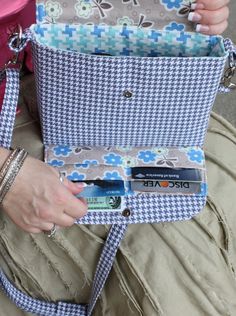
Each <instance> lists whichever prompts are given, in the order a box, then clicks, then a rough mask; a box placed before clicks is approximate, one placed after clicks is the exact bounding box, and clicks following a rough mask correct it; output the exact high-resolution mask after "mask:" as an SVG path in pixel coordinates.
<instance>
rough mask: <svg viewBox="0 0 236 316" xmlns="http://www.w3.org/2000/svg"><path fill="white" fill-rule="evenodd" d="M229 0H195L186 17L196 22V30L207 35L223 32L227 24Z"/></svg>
mask: <svg viewBox="0 0 236 316" xmlns="http://www.w3.org/2000/svg"><path fill="white" fill-rule="evenodd" d="M229 2H230V0H197V1H195V2H194V3H193V4H192V6H191V9H192V10H194V11H192V12H190V13H189V16H188V19H189V21H191V22H195V23H197V25H196V31H197V32H201V33H204V34H208V35H216V34H221V33H223V32H224V31H225V30H226V28H227V26H228V17H229V8H228V3H229Z"/></svg>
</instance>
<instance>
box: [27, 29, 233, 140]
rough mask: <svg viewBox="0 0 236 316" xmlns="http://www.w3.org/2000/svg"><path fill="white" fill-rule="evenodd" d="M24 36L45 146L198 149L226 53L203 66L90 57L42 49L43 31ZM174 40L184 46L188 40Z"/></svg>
mask: <svg viewBox="0 0 236 316" xmlns="http://www.w3.org/2000/svg"><path fill="white" fill-rule="evenodd" d="M51 27H53V25H52V26H51ZM76 27H78V26H74V28H76ZM79 27H80V28H81V26H79ZM41 28H42V29H44V26H41ZM64 28H66V26H64ZM84 28H85V26H84ZM103 28H104V26H103ZM90 30H91V36H92V33H94V32H95V30H93V29H91V26H90ZM125 30H126V32H127V29H125ZM31 32H32V33H31V34H32V37H33V40H32V46H33V53H34V54H33V55H34V64H35V73H36V83H37V91H38V100H39V108H40V112H41V123H42V131H43V139H44V143H45V144H61V145H63V144H64V145H78V144H79V145H80V146H82V145H89V146H112V145H132V146H142V145H143V146H150V145H158V146H202V145H203V142H204V138H205V133H206V129H207V125H208V120H209V115H210V111H211V108H212V105H213V102H214V99H215V97H216V94H217V91H218V87H219V84H220V79H221V76H222V73H223V69H224V65H225V62H226V59H227V56H228V54H227V53H226V52H224V53H222V56H220V57H215V56H208V57H207V58H206V57H205V56H202V57H182V58H181V57H161V56H160V57H142V58H140V57H138V56H96V55H92V54H84V53H80V52H78V51H75V50H66V49H59V48H54V47H52V46H49V45H45V43H43V44H42V43H41V42H40V41H39V40H38V38H39V36H40V35H41V36H43V35H42V34H44V33H43V32H44V30H41V31H40V33H37V38H36V34H35V32H36V31H35V32H33V31H31ZM58 32H59V31H58ZM67 32H68V30H67ZM71 32H72V33H73V29H72V30H71ZM84 32H87V33H86V34H87V36H88V37H89V32H88V29H86V28H85V31H84ZM120 32H121V33H122V32H124V30H123V28H120ZM60 33H63V34H64V33H65V30H64V31H63V28H62V29H61V30H60ZM97 33H98V29H96V34H97ZM177 33H178V34H175V35H174V36H175V37H176V38H182V46H184V45H187V44H188V41H190V39H189V37H188V36H190V35H188V34H182V33H181V32H177ZM98 36H99V35H98ZM172 36H173V34H172ZM181 36H182V37H181ZM69 39H70V35H69V34H68V35H67V37H66V38H65V39H64V42H67V41H69ZM94 41H96V39H94ZM154 44H155V45H156V46H158V37H156V38H155V42H154ZM127 91H128V93H127Z"/></svg>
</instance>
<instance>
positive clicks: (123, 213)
mask: <svg viewBox="0 0 236 316" xmlns="http://www.w3.org/2000/svg"><path fill="white" fill-rule="evenodd" d="M130 215H131V211H130V209H129V208H125V209H124V210H123V212H122V216H124V217H129V216H130Z"/></svg>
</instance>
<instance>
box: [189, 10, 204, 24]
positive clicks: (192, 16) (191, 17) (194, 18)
mask: <svg viewBox="0 0 236 316" xmlns="http://www.w3.org/2000/svg"><path fill="white" fill-rule="evenodd" d="M201 19H202V16H201V15H200V14H199V13H197V12H190V13H189V15H188V20H189V21H191V22H199V21H200V20H201Z"/></svg>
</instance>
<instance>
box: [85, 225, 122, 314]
mask: <svg viewBox="0 0 236 316" xmlns="http://www.w3.org/2000/svg"><path fill="white" fill-rule="evenodd" d="M126 229H127V224H114V225H112V226H111V229H110V232H109V234H108V237H107V240H106V243H105V246H104V248H103V251H102V254H101V256H100V259H99V262H98V265H97V269H96V272H95V276H94V282H93V287H92V295H91V299H90V303H89V306H88V316H90V315H91V314H92V311H93V309H94V307H95V304H96V302H97V299H98V297H99V295H100V294H101V291H102V289H103V287H104V284H105V282H106V280H107V278H108V275H109V272H110V270H111V268H112V265H113V262H114V260H115V256H116V253H117V249H118V248H119V245H120V242H121V240H122V239H123V237H124V234H125V231H126Z"/></svg>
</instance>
